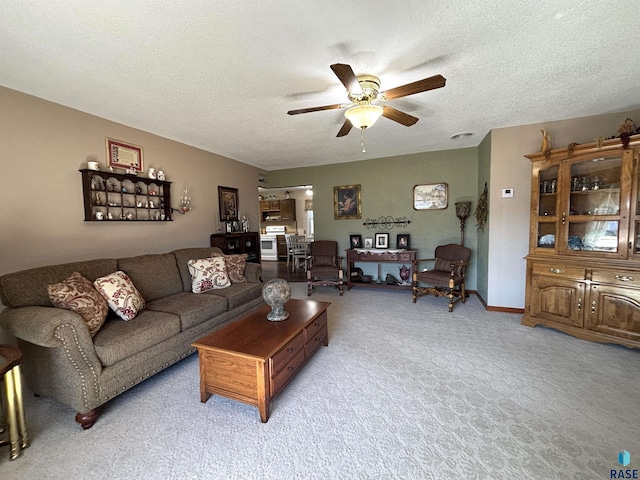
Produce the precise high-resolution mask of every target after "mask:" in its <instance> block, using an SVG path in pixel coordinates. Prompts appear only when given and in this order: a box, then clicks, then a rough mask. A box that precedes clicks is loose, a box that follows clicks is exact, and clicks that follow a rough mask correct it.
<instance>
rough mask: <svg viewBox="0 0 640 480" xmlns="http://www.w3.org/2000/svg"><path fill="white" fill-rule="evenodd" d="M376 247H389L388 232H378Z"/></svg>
mask: <svg viewBox="0 0 640 480" xmlns="http://www.w3.org/2000/svg"><path fill="white" fill-rule="evenodd" d="M375 238H376V244H375V248H389V234H388V233H376V235H375Z"/></svg>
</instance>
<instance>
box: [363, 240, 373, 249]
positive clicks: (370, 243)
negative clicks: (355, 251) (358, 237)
mask: <svg viewBox="0 0 640 480" xmlns="http://www.w3.org/2000/svg"><path fill="white" fill-rule="evenodd" d="M364 248H373V238H371V237H367V238H365V239H364Z"/></svg>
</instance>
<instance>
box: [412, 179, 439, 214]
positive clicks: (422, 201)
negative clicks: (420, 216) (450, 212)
mask: <svg viewBox="0 0 640 480" xmlns="http://www.w3.org/2000/svg"><path fill="white" fill-rule="evenodd" d="M447 195H448V186H447V184H446V183H428V184H425V185H416V186H415V187H413V209H414V210H441V209H443V208H447Z"/></svg>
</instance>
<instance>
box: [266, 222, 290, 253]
mask: <svg viewBox="0 0 640 480" xmlns="http://www.w3.org/2000/svg"><path fill="white" fill-rule="evenodd" d="M286 229H287V227H284V226H280V225H267V226H266V227H265V233H262V234H261V235H260V252H261V254H260V260H269V261H274V262H277V261H278V235H284V233H285V231H286Z"/></svg>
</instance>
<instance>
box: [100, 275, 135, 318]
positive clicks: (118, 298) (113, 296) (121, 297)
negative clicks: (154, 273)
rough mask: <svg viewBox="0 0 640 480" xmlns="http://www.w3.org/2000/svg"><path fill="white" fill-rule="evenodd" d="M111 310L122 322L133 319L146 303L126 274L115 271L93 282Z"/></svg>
mask: <svg viewBox="0 0 640 480" xmlns="http://www.w3.org/2000/svg"><path fill="white" fill-rule="evenodd" d="M93 285H94V286H95V287H96V288H97V289H98V291H99V292H100V295H102V296H103V297H104V299H105V300H106V301H107V303H108V304H109V307H110V308H111V310H113V311H114V312H116V314H117V315H118V316H119V317H120V318H121V319H123V320H131V319H133V318H135V316H136V315H137V314H138V312H139V311H140V310H142V309H143V308H144V307H145V305H146V303H145V301H144V298H142V295H140V292H139V291H138V289H137V288H136V287H135V286H134V285H133V282H132V281H131V279H130V278H129V277H128V276H127V274H126V273H124V272H122V271H117V272H114V273H111V274H109V275H107V276H106V277H100V278H98V279H96V281H95V282H93Z"/></svg>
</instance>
